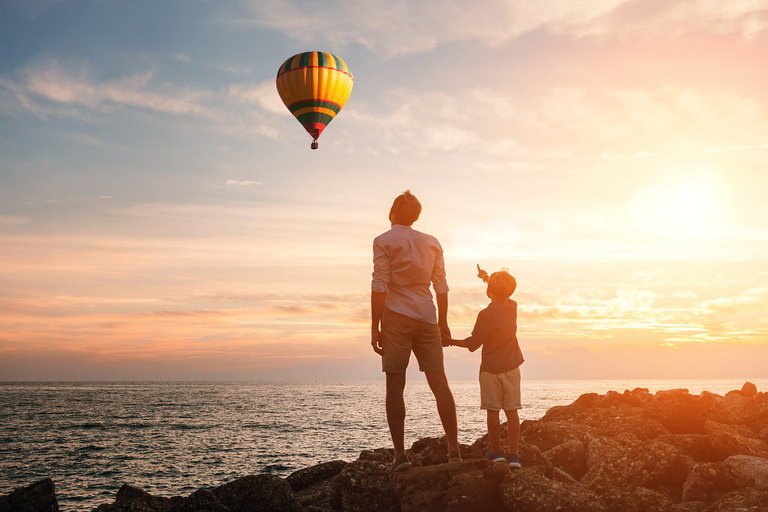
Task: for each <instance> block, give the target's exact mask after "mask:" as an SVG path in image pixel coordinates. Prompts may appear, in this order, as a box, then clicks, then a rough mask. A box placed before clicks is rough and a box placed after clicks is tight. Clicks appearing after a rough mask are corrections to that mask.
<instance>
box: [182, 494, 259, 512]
mask: <svg viewBox="0 0 768 512" xmlns="http://www.w3.org/2000/svg"><path fill="white" fill-rule="evenodd" d="M255 510H259V509H255ZM262 510H263V509H262ZM170 512H230V510H229V509H228V508H227V507H225V506H224V505H222V503H221V502H220V501H219V500H218V498H216V496H214V495H213V493H212V492H210V491H208V490H207V489H198V490H196V491H195V492H193V493H192V494H190V495H189V496H187V497H186V498H182V499H181V500H178V501H177V502H176V503H175V504H174V506H173V507H172V508H171V510H170Z"/></svg>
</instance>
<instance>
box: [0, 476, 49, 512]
mask: <svg viewBox="0 0 768 512" xmlns="http://www.w3.org/2000/svg"><path fill="white" fill-rule="evenodd" d="M58 510H59V502H58V500H56V485H55V484H54V483H53V480H51V479H50V478H46V479H44V480H40V481H39V482H35V483H33V484H32V485H28V486H26V487H19V488H18V489H16V490H14V491H13V492H11V493H10V494H9V495H7V496H0V512H58Z"/></svg>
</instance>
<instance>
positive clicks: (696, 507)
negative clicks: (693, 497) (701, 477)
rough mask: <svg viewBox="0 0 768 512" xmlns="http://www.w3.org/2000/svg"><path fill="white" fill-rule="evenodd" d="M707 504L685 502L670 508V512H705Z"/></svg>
mask: <svg viewBox="0 0 768 512" xmlns="http://www.w3.org/2000/svg"><path fill="white" fill-rule="evenodd" d="M706 508H707V504H706V503H705V502H703V501H684V502H682V503H675V504H673V505H672V506H671V507H669V512H704V510H705V509H706Z"/></svg>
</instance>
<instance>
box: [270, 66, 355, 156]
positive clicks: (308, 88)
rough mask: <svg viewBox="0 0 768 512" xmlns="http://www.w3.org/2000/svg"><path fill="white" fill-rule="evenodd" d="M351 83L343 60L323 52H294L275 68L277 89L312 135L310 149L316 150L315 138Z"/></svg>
mask: <svg viewBox="0 0 768 512" xmlns="http://www.w3.org/2000/svg"><path fill="white" fill-rule="evenodd" d="M352 82H353V79H352V73H350V72H349V69H348V68H347V65H346V64H345V63H344V61H343V60H341V59H340V58H338V57H336V56H335V55H331V54H330V53H324V52H306V53H300V54H298V55H294V56H293V57H291V58H290V59H288V60H286V61H285V62H284V63H283V65H282V66H280V69H278V70H277V92H278V94H280V98H281V99H282V100H283V103H285V106H286V107H288V110H290V111H291V114H293V115H294V117H296V119H298V120H299V122H300V123H301V125H302V126H303V127H304V129H305V130H307V133H309V134H310V135H311V136H312V149H317V138H318V137H320V134H321V133H323V130H324V129H325V127H326V126H328V123H330V122H331V120H333V118H334V117H336V114H338V113H339V110H341V108H342V107H343V106H344V104H345V103H346V102H347V99H348V98H349V93H350V92H352Z"/></svg>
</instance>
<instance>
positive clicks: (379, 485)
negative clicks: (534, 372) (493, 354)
mask: <svg viewBox="0 0 768 512" xmlns="http://www.w3.org/2000/svg"><path fill="white" fill-rule="evenodd" d="M503 428H504V429H505V428H506V426H504V427H503ZM504 438H505V436H504V434H503V433H502V439H504ZM487 444H488V443H487V436H483V437H480V438H479V439H477V440H475V441H474V442H473V443H472V444H471V445H462V456H463V458H464V460H463V461H462V462H455V463H448V462H447V453H444V452H445V451H446V450H445V441H444V439H442V438H423V439H419V440H417V441H416V442H415V443H413V446H412V447H411V449H410V450H409V451H408V453H409V455H410V457H411V460H412V462H413V467H412V468H411V469H408V470H406V471H403V472H402V474H401V473H397V474H395V475H394V477H393V478H390V477H389V475H388V474H387V467H388V465H389V464H390V463H391V449H387V448H377V449H373V450H363V451H362V452H361V454H360V456H359V457H358V459H357V460H355V461H352V462H346V461H328V462H324V463H321V464H318V465H316V466H312V467H308V468H304V469H300V470H298V471H296V472H294V473H292V474H291V475H289V476H288V477H286V478H281V477H278V476H274V475H270V474H264V473H262V474H259V475H248V476H244V477H242V478H239V479H236V480H234V481H232V482H228V483H226V484H224V485H222V486H219V487H216V488H213V489H206V488H201V489H198V490H197V491H195V492H193V493H192V494H190V495H189V496H186V497H174V498H164V497H157V496H152V495H150V494H148V493H145V492H144V491H142V490H140V489H136V488H134V487H131V486H129V485H124V486H123V487H122V488H121V489H120V491H118V493H117V496H116V499H115V502H114V503H111V504H109V503H105V504H101V505H99V506H98V507H97V508H96V509H94V512H96V511H98V512H123V511H127V510H129V509H130V508H131V507H134V508H133V509H135V506H136V504H137V503H138V502H141V503H143V504H144V505H142V506H146V507H149V508H144V509H145V510H153V511H157V512H176V511H181V510H182V509H185V508H186V507H189V506H193V504H194V503H197V502H198V501H199V500H204V502H205V503H209V504H214V505H215V504H216V503H218V504H219V505H221V506H222V507H224V508H218V510H229V511H230V512H239V511H240V510H249V509H247V507H246V508H238V507H244V506H246V505H244V504H240V505H238V504H237V503H235V502H233V501H232V498H231V496H230V495H229V494H230V493H233V492H234V493H235V494H238V493H240V494H242V493H245V494H247V495H248V496H250V498H249V499H248V503H251V504H254V503H264V504H267V506H268V507H269V508H258V509H259V510H262V509H263V510H274V511H277V510H291V511H301V510H306V511H312V512H336V511H348V510H381V511H382V512H388V511H390V510H392V511H394V510H398V509H399V510H402V511H403V512H407V511H409V510H441V511H445V510H451V506H452V505H451V503H454V502H451V501H450V500H454V501H455V500H458V501H455V503H454V505H456V504H459V503H464V504H465V505H466V504H467V503H470V501H471V502H472V503H475V501H476V502H477V503H476V504H475V505H476V506H478V507H480V508H478V509H477V510H512V509H513V508H510V507H514V510H515V511H520V510H541V511H542V512H543V511H544V510H554V509H555V508H556V507H557V506H560V507H564V508H563V510H574V511H575V510H595V511H612V510H638V512H639V511H640V510H670V511H677V512H683V511H686V512H687V511H691V512H710V511H717V510H728V509H722V508H720V507H721V506H725V505H726V504H729V505H727V506H729V507H730V506H731V505H733V503H736V502H737V501H738V502H739V503H753V502H754V503H755V505H754V506H756V507H765V509H764V510H768V394H766V393H761V392H758V391H757V388H756V386H754V385H753V384H751V383H749V382H747V383H746V384H744V386H742V388H741V389H739V390H731V391H730V392H728V393H725V394H724V395H720V394H715V393H711V392H709V391H703V392H701V393H699V394H696V395H694V394H691V393H689V392H688V390H681V389H668V390H659V391H657V392H656V393H650V392H649V391H648V390H647V389H645V388H636V389H633V390H631V391H630V390H625V391H624V392H623V393H619V392H618V391H608V392H606V393H604V394H598V393H586V394H582V395H581V396H580V397H579V398H578V399H576V400H575V401H574V402H572V403H571V404H569V405H563V406H555V407H552V408H550V409H549V410H548V411H547V412H546V414H545V415H544V416H543V417H542V418H541V419H538V420H525V421H523V424H522V425H521V449H520V452H521V457H522V464H523V468H522V469H520V470H516V471H510V470H509V468H506V470H505V469H504V468H501V467H499V465H498V464H496V465H493V464H491V463H490V461H487V460H485V459H484V455H485V452H486V451H487V448H488V446H487ZM616 475H620V477H619V478H617V477H616ZM625 475H626V476H625ZM435 478H437V479H438V480H440V481H441V482H443V484H441V485H440V486H439V492H438V490H436V489H435V488H430V487H429V486H427V485H426V484H425V482H427V481H433V480H435ZM467 478H472V479H473V481H474V482H475V483H476V484H478V485H479V484H480V483H481V484H482V485H480V487H482V488H483V489H485V491H484V493H485V494H484V497H483V496H480V495H477V493H475V494H473V493H468V491H467V489H464V488H462V486H461V481H462V479H467ZM43 482H46V481H43ZM363 482H367V483H366V484H364V483H363ZM38 484H40V485H38ZM50 484H51V485H50V487H53V488H54V491H53V501H55V484H54V483H53V482H52V481H51V482H50ZM523 484H524V485H523ZM35 485H38V487H42V488H45V487H46V485H47V484H45V485H43V484H42V483H41V482H37V483H36V484H33V485H32V486H28V488H27V490H26V491H25V490H24V488H22V489H17V490H16V491H14V492H13V493H11V494H9V495H7V496H4V497H2V498H0V511H3V512H4V511H5V509H4V508H3V503H6V504H7V503H9V500H11V497H12V496H14V495H15V496H16V497H17V498H18V497H19V496H21V495H23V494H25V493H27V494H28V493H30V492H32V491H33V490H34V489H30V488H34V487H35ZM286 486H287V487H286ZM433 487H434V486H433ZM515 489H520V491H519V492H517V491H514V490H515ZM38 490H39V489H38ZM46 492H47V493H48V494H50V489H49V490H48V491H46ZM457 492H458V493H460V494H458V495H457ZM461 493H464V494H461ZM438 495H439V496H438ZM269 496H272V497H273V498H274V497H276V496H279V497H280V499H279V500H278V501H279V503H278V502H274V500H273V501H270V500H271V499H272V498H269V499H268V497H269ZM457 496H458V497H457ZM461 496H467V497H465V498H462V497H461ZM473 496H474V498H473ZM488 496H491V498H489V497H488ZM543 497H548V498H547V499H548V500H549V499H550V498H551V500H555V501H551V500H550V501H547V503H548V505H551V506H553V507H555V508H551V509H546V508H544V509H535V508H530V507H529V505H531V503H528V502H529V501H531V500H532V499H533V498H536V499H537V500H540V499H543ZM275 499H276V498H275ZM137 500H138V501H137ZM206 500H207V501H206ZM265 500H266V501H265ZM372 500H373V501H372ZM446 500H447V501H446ZM462 500H470V501H466V502H463V501H462ZM472 500H475V501H472ZM729 500H730V501H729ZM734 500H736V501H734ZM50 501H51V500H49V504H50ZM534 501H535V500H534ZM227 502H228V503H229V505H227V504H226V503H227ZM267 502H268V503H267ZM555 502H557V504H556V503H555ZM361 503H365V504H366V507H373V508H361V505H360V504H361ZM526 503H527V505H526ZM638 504H642V506H643V507H646V508H637V507H638V506H639V505H638ZM150 505H151V506H150ZM52 506H53V505H51V507H52ZM200 506H202V505H201V504H200V503H197V505H194V507H193V508H192V509H190V510H196V509H199V508H195V507H200ZM531 506H532V505H531ZM734 506H735V505H734ZM749 506H753V505H749ZM57 507H58V504H57V503H56V510H58V508H57ZM275 507H278V508H275ZM424 507H427V508H424ZM483 507H485V508H483ZM488 507H491V508H488ZM574 507H575V508H574ZM617 507H618V508H617ZM621 507H629V508H621ZM713 507H715V508H713ZM10 510H12V509H10ZM33 510H54V508H50V507H49V508H45V509H41V508H36V509H33ZM456 510H460V509H456ZM472 510H475V509H474V508H473V509H472ZM754 510H763V509H761V508H756V509H754Z"/></svg>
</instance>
